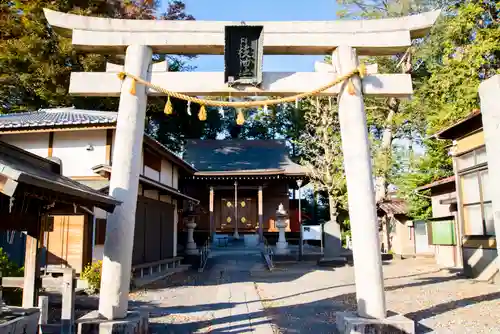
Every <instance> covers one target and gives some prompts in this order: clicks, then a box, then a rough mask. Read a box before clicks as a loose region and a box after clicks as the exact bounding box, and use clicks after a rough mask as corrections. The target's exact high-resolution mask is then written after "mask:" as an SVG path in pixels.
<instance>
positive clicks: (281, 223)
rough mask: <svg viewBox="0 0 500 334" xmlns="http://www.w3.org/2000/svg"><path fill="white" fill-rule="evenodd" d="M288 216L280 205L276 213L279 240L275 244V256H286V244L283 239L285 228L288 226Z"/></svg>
mask: <svg viewBox="0 0 500 334" xmlns="http://www.w3.org/2000/svg"><path fill="white" fill-rule="evenodd" d="M287 218H288V215H287V213H286V211H285V208H284V207H283V204H280V205H279V207H278V210H277V211H276V227H277V228H278V230H279V238H278V242H277V243H276V254H288V252H289V250H288V243H287V242H286V238H285V228H286V226H287V225H288V224H287V222H286V219H287Z"/></svg>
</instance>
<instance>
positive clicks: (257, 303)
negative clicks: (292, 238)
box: [131, 254, 500, 334]
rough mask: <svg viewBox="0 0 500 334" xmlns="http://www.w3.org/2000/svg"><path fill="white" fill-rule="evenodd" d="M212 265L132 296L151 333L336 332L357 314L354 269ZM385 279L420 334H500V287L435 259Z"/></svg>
mask: <svg viewBox="0 0 500 334" xmlns="http://www.w3.org/2000/svg"><path fill="white" fill-rule="evenodd" d="M210 264H211V265H210V266H209V267H208V268H207V271H206V272H205V273H201V274H200V273H197V272H187V273H183V274H179V275H175V276H173V277H171V278H169V279H167V280H164V281H161V282H158V283H155V284H153V285H150V286H148V287H147V289H144V290H141V291H138V292H136V293H134V294H132V295H131V300H134V301H133V302H131V306H132V307H140V308H144V309H146V310H148V311H149V312H150V321H151V323H152V325H151V333H153V334H154V333H169V334H170V333H183V334H184V333H186V334H187V333H304V334H332V333H334V334H335V333H336V330H335V314H336V312H338V311H344V310H355V308H356V299H355V287H354V270H353V268H352V267H343V268H337V269H329V270H324V269H322V268H318V267H317V266H315V265H313V264H310V263H309V264H307V263H303V264H293V265H287V266H286V267H283V268H279V267H278V268H277V270H276V271H273V272H272V273H270V272H268V271H267V269H266V268H265V267H264V266H263V264H262V261H261V259H260V255H259V254H238V255H233V256H218V257H217V261H216V262H215V263H214V262H213V261H212V262H211V263H210ZM384 278H385V289H386V299H387V308H388V310H389V311H392V312H397V313H400V314H403V315H405V316H407V317H409V318H411V319H413V320H415V322H416V324H417V325H416V332H417V333H438V334H441V333H443V334H446V333H452V334H462V333H464V334H465V333H471V334H472V333H500V290H499V289H498V285H492V284H487V283H483V282H475V281H473V280H470V279H465V278H463V277H461V276H457V274H456V272H454V271H450V270H447V269H443V268H439V267H438V266H437V265H436V264H435V263H434V260H433V259H415V260H395V261H393V262H392V263H390V264H386V265H384ZM367 279H369V278H367Z"/></svg>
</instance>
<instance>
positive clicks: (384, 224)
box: [382, 215, 392, 253]
mask: <svg viewBox="0 0 500 334" xmlns="http://www.w3.org/2000/svg"><path fill="white" fill-rule="evenodd" d="M390 222H391V220H390V218H389V217H387V215H384V216H383V217H382V228H383V229H385V242H386V244H385V247H384V251H385V252H386V253H389V251H390V250H391V249H392V240H391V224H390Z"/></svg>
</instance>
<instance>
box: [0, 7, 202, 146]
mask: <svg viewBox="0 0 500 334" xmlns="http://www.w3.org/2000/svg"><path fill="white" fill-rule="evenodd" d="M158 5H159V4H158V2H157V1H140V0H135V1H117V0H107V1H101V0H99V1H98V0H92V1H79V0H73V1H70V0H62V1H48V0H30V1H2V2H1V3H0V24H1V26H2V29H1V31H0V112H1V113H9V112H21V111H33V110H37V109H39V108H50V107H58V106H71V105H74V106H76V107H79V108H84V109H97V110H110V111H116V110H117V108H118V99H117V98H93V97H92V98H85V97H76V96H71V95H69V94H68V88H69V79H70V73H71V72H79V71H104V70H105V65H106V60H107V58H108V57H106V56H103V55H95V54H87V53H83V52H80V51H77V50H76V49H75V48H73V46H72V44H71V38H67V37H64V36H61V35H59V34H56V33H55V32H54V31H53V30H52V29H51V28H50V26H48V25H47V21H46V20H45V17H44V14H43V9H44V8H50V9H53V10H57V11H61V12H65V13H73V14H81V15H88V16H102V17H110V18H124V19H159V20H192V19H194V18H193V17H192V16H191V15H189V14H187V13H186V8H185V4H184V3H183V2H182V1H170V2H169V3H168V6H167V9H166V11H165V12H164V13H159V12H158V8H159V7H158ZM153 58H154V61H161V60H164V59H166V58H167V57H166V56H165V55H154V56H153ZM109 59H110V60H111V61H113V60H115V58H113V57H109ZM168 61H169V70H170V71H178V70H186V69H189V66H188V64H187V62H188V61H189V58H187V57H179V56H168ZM164 104H165V100H164V99H159V98H150V99H149V104H148V117H149V118H150V120H151V119H153V120H155V122H154V124H151V125H150V126H148V129H149V130H151V129H160V131H159V133H160V134H161V135H159V136H158V138H159V139H160V140H162V141H163V139H165V138H169V139H170V138H172V139H173V140H174V141H173V142H172V143H173V144H172V146H173V148H176V145H177V144H178V139H179V138H180V137H182V135H181V134H180V133H182V132H183V131H185V130H186V129H190V128H193V127H190V126H185V124H189V123H191V121H192V120H191V118H189V117H187V116H185V117H182V118H181V119H177V120H175V121H171V120H170V119H169V120H167V117H166V116H165V115H164V114H163V108H164ZM185 106H186V105H185V103H184V104H183V103H182V102H177V103H176V109H178V111H179V114H181V113H180V110H181V109H183V108H185ZM153 114H154V116H151V115H153ZM181 115H186V113H183V114H181ZM163 121H165V122H167V123H168V124H167V126H166V127H164V126H163V124H162V123H163ZM198 122H199V121H198ZM170 123H174V124H173V125H172V124H170ZM165 128H166V129H165ZM194 128H203V125H201V124H197V127H194ZM164 130H166V131H164ZM169 131H171V132H169ZM200 131H201V130H200ZM163 142H164V143H166V142H170V141H167V140H165V141H163Z"/></svg>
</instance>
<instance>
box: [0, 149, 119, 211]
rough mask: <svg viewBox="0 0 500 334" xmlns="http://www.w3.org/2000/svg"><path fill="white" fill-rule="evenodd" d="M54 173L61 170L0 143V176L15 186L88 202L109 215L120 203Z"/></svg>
mask: <svg viewBox="0 0 500 334" xmlns="http://www.w3.org/2000/svg"><path fill="white" fill-rule="evenodd" d="M57 170H59V171H60V167H58V164H56V163H55V162H53V161H50V160H48V159H44V158H41V157H39V156H36V155H34V154H32V153H30V152H27V151H24V150H22V149H20V148H17V147H15V146H12V145H9V144H7V143H4V142H2V141H0V172H1V173H2V174H4V175H6V176H7V177H9V178H11V179H13V180H15V181H17V182H18V183H24V184H29V185H31V186H35V187H38V188H41V189H47V190H51V191H54V192H57V193H59V194H62V195H67V196H71V197H72V198H73V199H74V200H75V202H77V203H78V201H81V202H82V203H89V202H90V203H93V204H94V205H95V206H98V207H101V208H103V209H105V210H109V211H112V209H113V208H114V207H115V205H117V204H119V203H120V202H119V201H117V200H115V199H114V198H112V197H110V196H107V195H104V194H101V193H99V192H97V191H96V190H94V189H92V188H90V187H88V186H86V185H84V184H81V183H80V182H77V181H74V180H72V179H70V178H68V177H65V176H62V175H60V174H59V173H57V172H56V171H57Z"/></svg>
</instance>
